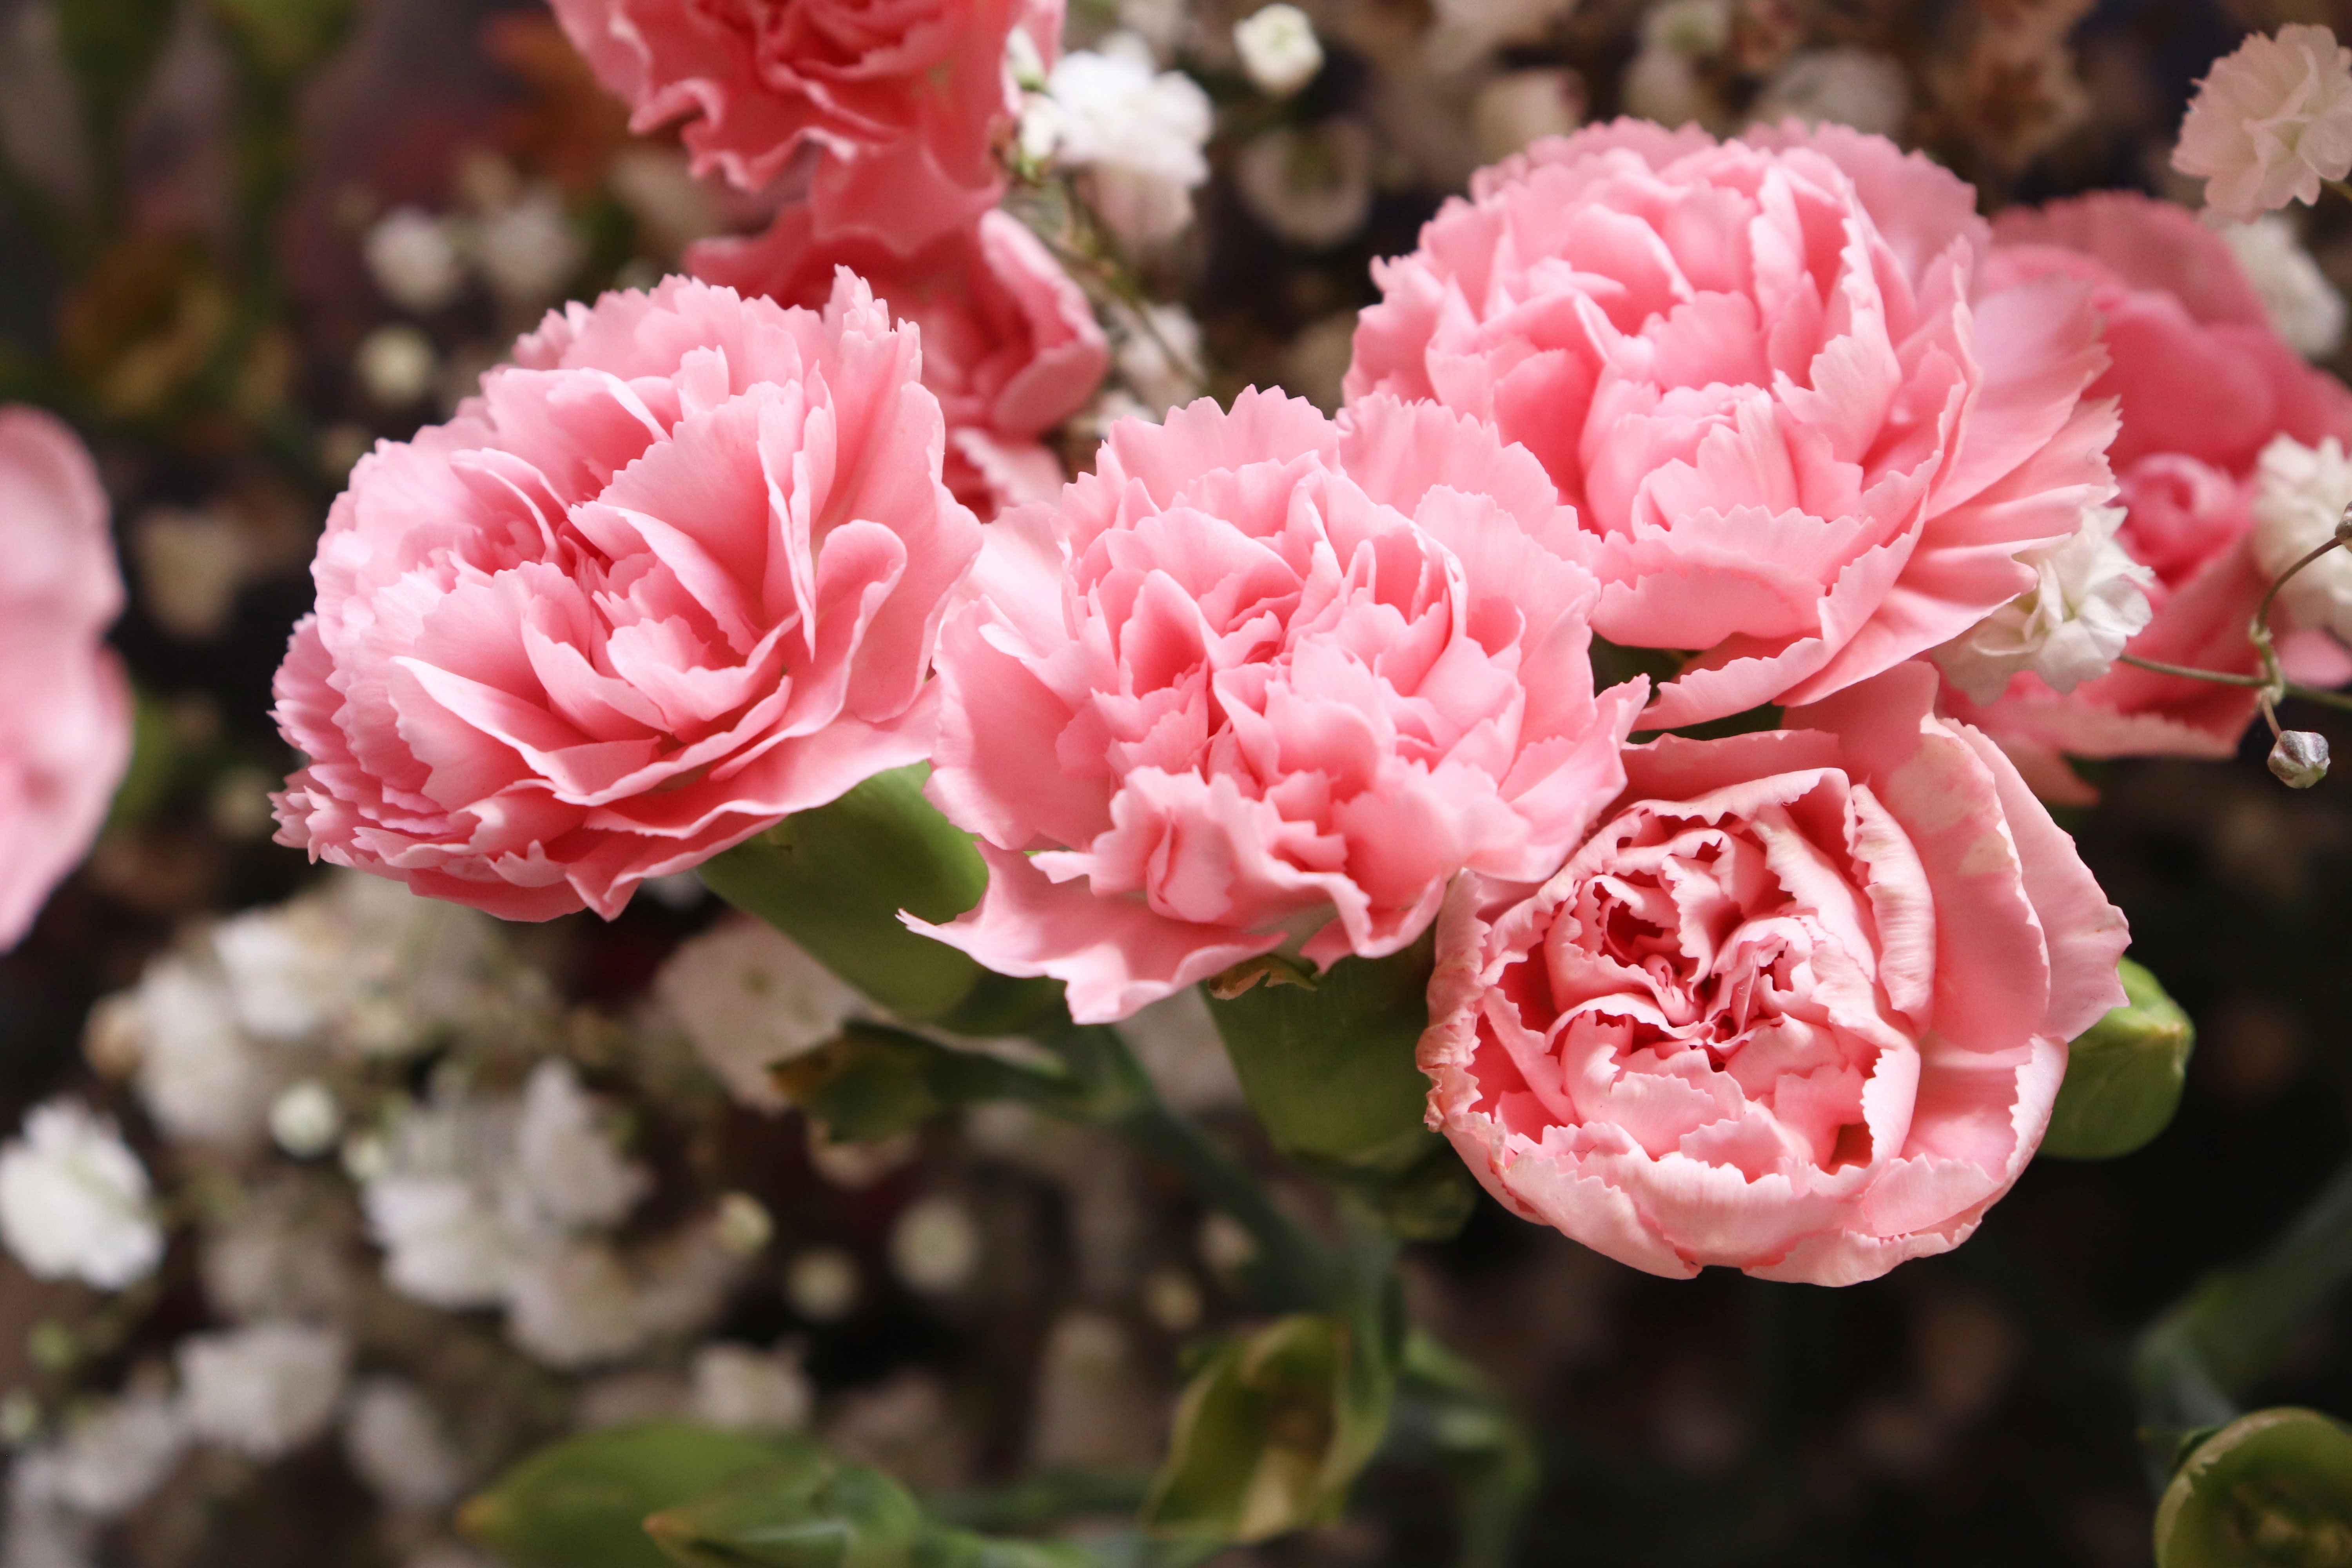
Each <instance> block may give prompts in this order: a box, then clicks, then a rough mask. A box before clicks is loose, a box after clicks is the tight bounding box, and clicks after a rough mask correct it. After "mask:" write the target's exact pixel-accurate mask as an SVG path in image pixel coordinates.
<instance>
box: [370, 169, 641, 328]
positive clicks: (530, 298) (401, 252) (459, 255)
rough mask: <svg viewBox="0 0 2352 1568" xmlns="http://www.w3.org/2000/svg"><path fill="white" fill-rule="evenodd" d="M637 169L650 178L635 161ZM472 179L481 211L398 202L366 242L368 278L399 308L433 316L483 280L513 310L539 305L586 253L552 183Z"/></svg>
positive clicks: (500, 175) (503, 174)
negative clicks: (448, 210)
mask: <svg viewBox="0 0 2352 1568" xmlns="http://www.w3.org/2000/svg"><path fill="white" fill-rule="evenodd" d="M631 175H632V176H634V177H635V178H637V179H638V180H640V181H642V180H643V179H644V175H643V174H642V173H641V172H640V171H638V170H636V169H635V168H634V167H633V168H632V169H631ZM473 183H474V184H475V185H476V186H477V187H478V197H479V199H478V201H477V202H476V204H475V210H473V211H470V212H459V213H450V214H435V213H429V212H426V211H425V210H424V209H423V208H421V207H414V206H404V207H395V208H394V209H393V210H392V211H391V212H388V213H386V214H385V215H384V216H382V217H380V218H378V219H377V220H376V221H375V223H374V224H373V226H371V227H370V228H369V229H368V231H367V235H366V237H364V238H363V239H362V241H361V244H360V256H361V259H362V260H363V261H364V262H365V263H366V264H367V270H368V276H369V278H370V279H373V281H374V283H375V286H376V288H377V289H379V290H380V291H381V292H382V293H383V297H384V298H385V299H387V300H391V301H392V302H393V303H394V305H397V306H398V307H399V308H400V309H402V310H406V311H409V312H411V313H412V314H415V315H420V316H429V315H431V314H433V313H434V312H436V311H437V310H445V309H446V308H447V307H448V306H450V305H453V304H455V303H456V302H457V298H458V296H459V295H461V294H463V293H464V292H465V290H466V285H467V281H468V280H469V279H475V278H478V279H480V280H481V282H482V283H483V285H484V286H485V287H486V288H488V289H489V291H490V294H491V297H492V298H494V299H496V300H498V301H499V303H500V304H502V305H504V306H506V307H507V308H508V309H509V310H514V311H518V312H528V311H531V310H539V309H541V308H542V307H544V306H545V305H547V304H548V303H549V302H550V301H551V300H554V299H555V298H556V297H557V296H558V295H559V294H561V293H562V289H563V286H564V285H565V284H566V283H568V282H570V281H571V280H572V275H573V274H574V273H576V272H578V271H579V270H580V267H581V264H582V263H583V262H584V261H585V260H586V259H587V257H588V247H587V242H586V241H585V240H583V238H582V237H581V236H580V234H579V232H578V230H576V229H575V228H574V227H573V226H572V221H571V219H570V218H569V217H568V216H566V215H565V213H564V210H563V198H562V195H560V194H559V193H558V192H557V191H556V190H555V188H554V187H553V186H551V185H546V184H531V185H525V184H522V183H521V182H520V180H518V179H516V178H515V176H514V174H513V173H512V171H511V170H500V171H498V172H495V173H493V174H491V175H490V176H489V177H488V178H486V179H477V180H476V181H474V182H473ZM664 195H667V192H665V193H664ZM633 205H636V204H633Z"/></svg>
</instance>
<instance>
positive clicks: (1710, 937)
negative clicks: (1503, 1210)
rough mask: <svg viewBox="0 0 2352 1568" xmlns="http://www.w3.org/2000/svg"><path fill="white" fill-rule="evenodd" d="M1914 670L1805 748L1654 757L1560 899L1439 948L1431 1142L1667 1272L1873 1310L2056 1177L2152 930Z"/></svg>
mask: <svg viewBox="0 0 2352 1568" xmlns="http://www.w3.org/2000/svg"><path fill="white" fill-rule="evenodd" d="M1935 693H1936V673H1935V671H1934V670H1933V669H1932V668H1928V667H1927V666H1926V665H1923V664H1916V663H1915V664H1906V665H1903V666H1900V667H1898V668H1895V669H1893V670H1890V671H1888V672H1887V673H1885V674H1884V675H1881V676H1879V677H1877V678H1876V679H1873V680H1871V681H1868V682H1866V683H1864V684H1863V685H1860V686H1855V687H1852V688H1849V689H1846V690H1844V691H1842V692H1840V693H1839V694H1838V695H1837V696H1835V697H1832V698H1831V699H1829V700H1827V701H1825V702H1822V703H1819V704H1816V705H1814V706H1812V707H1810V708H1805V709H1801V710H1795V711H1792V712H1791V713H1790V715H1789V719H1790V724H1791V725H1792V726H1801V728H1791V729H1788V730H1782V731H1767V732H1759V733H1755V734H1748V735H1740V736H1737V737H1734V738H1732V739H1729V740H1722V741H1690V740H1685V739H1683V738H1681V737H1679V736H1667V737H1665V738H1664V739H1661V740H1659V741H1657V742H1653V743H1652V744H1650V745H1646V746H1638V747H1634V748H1633V749H1631V750H1629V751H1628V752H1626V753H1625V768H1626V773H1627V782H1626V787H1625V793H1624V794H1623V795H1622V796H1621V797H1620V798H1619V800H1618V802H1617V804H1616V805H1615V806H1614V807H1613V808H1612V812H1611V813H1610V815H1609V817H1608V820H1607V823H1606V825H1605V826H1602V827H1601V829H1600V830H1599V831H1598V832H1596V833H1594V834H1593V835H1592V836H1591V837H1590V838H1589V839H1587V840H1586V841H1585V843H1584V846H1583V847H1581V848H1580V849H1578V850H1577V851H1576V853H1575V855H1574V856H1573V857H1571V858H1570V860H1569V862H1568V864H1567V866H1566V867H1565V868H1563V869H1562V870H1561V871H1560V872H1559V875H1558V876H1556V877H1554V878H1552V879H1550V880H1549V882H1546V883H1545V884H1544V885H1543V887H1542V888H1541V889H1538V891H1537V892H1536V893H1535V894H1534V895H1533V896H1532V897H1528V898H1525V899H1519V900H1517V901H1513V898H1514V897H1515V895H1510V894H1507V895H1506V896H1505V897H1504V898H1502V899H1500V900H1496V901H1495V902H1494V903H1492V904H1490V905H1489V906H1488V907H1486V908H1484V909H1482V908H1481V907H1480V900H1481V895H1482V889H1481V888H1480V887H1479V886H1478V885H1477V884H1475V883H1474V882H1472V881H1471V880H1470V879H1465V880H1464V882H1463V884H1462V885H1461V886H1460V888H1458V889H1457V890H1456V892H1455V894H1454V897H1453V899H1452V900H1449V902H1448V904H1447V906H1446V910H1445V913H1444V917H1443V918H1442V920H1441V921H1440V922H1439V925H1438V937H1437V972H1436V973H1435V975H1434V976H1433V979H1432V981H1431V984H1430V1016H1431V1019H1432V1022H1431V1024H1430V1026H1429V1030H1428V1032H1427V1033H1426V1034H1424V1035H1423V1037H1422V1041H1421V1065H1422V1068H1423V1070H1424V1071H1426V1072H1427V1073H1428V1074H1429V1076H1430V1078H1431V1079H1432V1080H1433V1085H1434V1087H1433V1089H1432V1090H1431V1093H1430V1101H1429V1120H1430V1125H1431V1126H1433V1127H1437V1128H1440V1129H1441V1130H1442V1131H1444V1133H1445V1134H1446V1136H1447V1137H1448V1138H1450V1139H1452V1140H1453V1142H1454V1147H1455V1148H1456V1149H1458V1150H1459V1151H1460V1152H1461V1153H1462V1157H1463V1158H1464V1160H1465V1161H1466V1162H1467V1163H1469V1166H1470V1168H1471V1170H1472V1171H1473V1172H1474V1173H1476V1175H1477V1176H1478V1178H1479V1180H1480V1181H1482V1182H1484V1183H1485V1184H1486V1187H1487V1188H1488V1190H1489V1191H1491V1192H1493V1193H1494V1194H1495V1195H1496V1197H1497V1198H1499V1199H1501V1200H1502V1201H1503V1203H1504V1204H1506V1205H1508V1206H1509V1207H1510V1208H1511V1209H1512V1210H1513V1211H1514V1212H1515V1213H1517V1214H1519V1215H1523V1216H1525V1217H1527V1218H1529V1219H1534V1220H1539V1221H1541V1222H1542V1223H1544V1224H1547V1225H1550V1226H1557V1227H1558V1228H1559V1229H1560V1230H1562V1231H1564V1232H1566V1233H1567V1234H1568V1235H1570V1236H1571V1237H1575V1238H1576V1239H1577V1240H1579V1241H1580V1242H1582V1243H1584V1244H1585V1245H1586V1246H1587V1247H1592V1248H1593V1249H1594V1250H1596V1251H1599V1252H1602V1253H1606V1254H1607V1255H1608V1256H1610V1257H1611V1258H1616V1259H1617V1260H1618V1261H1620V1262H1622V1263H1629V1264H1632V1265H1633V1267H1634V1268H1643V1269H1647V1270H1648V1271H1649V1272H1651V1273H1653V1274H1665V1275H1675V1276H1682V1277H1688V1276H1690V1275H1693V1274H1696V1273H1697V1272H1698V1270H1699V1269H1700V1268H1703V1267H1706V1265H1709V1264H1721V1265H1724V1266H1727V1267H1730V1268H1742V1269H1745V1270H1746V1271H1748V1273H1750V1274H1756V1275H1760V1276H1762V1277H1764V1278H1766V1279H1795V1280H1804V1281H1808V1282H1811V1283H1813V1284H1820V1285H1846V1284H1852V1283H1853V1282H1854V1281H1856V1280H1861V1279H1874V1278H1875V1277H1876V1276H1878V1275H1881V1274H1884V1273H1885V1272H1886V1271H1887V1270H1888V1269H1889V1268H1894V1267H1895V1265H1896V1264H1897V1263H1900V1262H1902V1261H1903V1260H1904V1259H1906V1258H1917V1257H1921V1256H1924V1255H1926V1254H1929V1253H1936V1252H1943V1251H1946V1250H1948V1249H1949V1248H1951V1247H1957V1246H1958V1245H1959V1243H1960V1242H1962V1241H1963V1240H1965V1239H1967V1237H1968V1236H1969V1232H1971V1231H1973V1230H1974V1229H1975V1228H1976V1226H1977V1223H1978V1222H1979V1220H1980V1219H1982V1218H1983V1216H1984V1212H1985V1210H1986V1209H1987V1208H1988V1207H1990V1205H1992V1204H1993V1203H1994V1201H1995V1200H1997V1199H1998V1198H2000V1195H2001V1194H2003V1193H2006V1192H2007V1191H2008V1190H2009V1187H2010V1184H2011V1183H2012V1182H2014V1181H2016V1179H2017V1176H2018V1173H2019V1172H2020V1171H2021V1170H2023V1169H2024V1168H2025V1163H2026V1162H2027V1161H2028V1160H2029V1159H2031V1158H2032V1155H2033V1151H2034V1149H2035V1148H2036V1147H2037V1146H2038V1145H2039V1144H2040V1142H2041V1141H2042V1131H2043V1129H2044V1128H2045V1127H2046V1126H2047V1125H2048V1123H2049V1120H2050V1108H2051V1104H2052V1102H2053V1100H2055V1098H2056V1096H2057V1093H2058V1085H2059V1081H2060V1079H2062V1078H2063V1077H2064V1075H2065V1071H2066V1044H2067V1042H2068V1041H2069V1040H2070V1039H2072V1038H2073V1037H2074V1036H2076V1035H2078V1034H2080V1033H2081V1032H2082V1031H2083V1030H2084V1029H2085V1028H2087V1027H2088V1026H2090V1025H2091V1024H2092V1023H2093V1022H2094V1021H2095V1020H2096V1019H2097V1018H2098V1017H2099V1016H2101V1015H2102V1014H2103V1013H2104V1012H2105V1011H2106V1009H2107V1008H2109V1007H2110V1006H2114V1005H2120V1004H2121V1003H2122V1001H2123V999H2124V995H2123V989H2122V987H2121V986H2120V985H2119V984H2117V982H2116V959H2117V958H2119V957H2120V956H2121V955H2122V952H2123V950H2124V945H2125V941H2126V931H2125V926H2124V917H2123V914H2122V912H2121V911H2120V910H2116V909H2115V908H2114V907H2113V906H2112V905H2110V904H2109V903H2108V902H2107V900H2106V899H2105V896H2104V895H2103V894H2101V892H2100V891H2099V889H2098V885H2097V884H2096V883H2095V882H2094V881H2093V880H2092V879H2091V874H2090V873H2089V872H2088V871H2087V870H2085V869H2084V867H2083V863H2082V861H2081V860H2080V859H2079V858H2077V857H2076V855H2075V852H2074V842H2073V840H2071V839H2069V838H2068V837H2066V835H2065V834H2063V833H2062V832H2060V831H2059V830H2058V828H2057V826H2055V825H2054V824H2053V823H2052V822H2051V820H2050V815H2049V813H2048V812H2046V811H2045V810H2043V809H2042V805H2041V804H2040V803H2039V802H2037V801H2036V800H2035V799H2034V798H2033V796H2032V794H2031V793H2029V792H2028V791H2027V789H2026V787H2025V785H2024V783H2023V782H2022V781H2021V779H2020V778H2019V777H2018V774H2017V771H2016V769H2015V768H2013V767H2012V766H2011V764H2010V763H2009V761H2008V759H2007V758H2006V757H2004V756H2003V755H2002V754H2001V752H2000V750H1999V748H1997V747H1996V746H1994V745H1993V744H1992V743H1991V742H1990V741H1988V740H1987V739H1986V738H1985V737H1984V736H1983V735H1981V734H1979V733H1978V732H1977V731H1973V730H1971V729H1969V728H1968V727H1967V726H1966V725H1959V724H1952V723H1949V722H1947V721H1942V720H1939V719H1937V718H1936V717H1935V716H1934V713H1933V711H1932V709H1931V706H1930V704H1931V702H1932V700H1933V699H1934V697H1935Z"/></svg>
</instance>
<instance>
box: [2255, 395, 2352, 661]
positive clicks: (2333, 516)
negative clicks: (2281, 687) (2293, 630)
mask: <svg viewBox="0 0 2352 1568" xmlns="http://www.w3.org/2000/svg"><path fill="white" fill-rule="evenodd" d="M2347 507H2352V455H2347V453H2346V452H2345V450H2344V448H2343V447H2341V446H2339V445H2338V444H2337V443H2336V437H2333V436H2330V437H2327V438H2326V439H2325V440H2323V441H2321V442H2320V443H2319V445H2318V446H2316V447H2306V446H2305V445H2303V444H2302V443H2301V442H2299V441H2297V440H2295V439H2294V437H2289V436H2281V437H2276V438H2275V439H2273V441H2272V442H2271V444H2270V445H2269V446H2267V447H2263V455H2262V458H2260V460H2258V461H2257V462H2256V463H2255V465H2254V501H2253V514H2254V532H2253V551H2254V562H2255V563H2256V564H2257V565H2259V566H2260V567H2261V568H2262V570H2263V574H2264V575H2266V576H2270V577H2276V576H2278V575H2279V574H2281V573H2283V572H2284V571H2285V570H2286V569H2287V568H2288V567H2290V566H2292V565H2294V563H2296V562H2298V561H2300V560H2302V559H2303V558H2304V557H2305V556H2306V555H2308V554H2310V553H2311V552H2313V551H2315V550H2316V549H2318V548H2319V547H2320V546H2321V545H2323V544H2325V543H2326V542H2328V541H2329V540H2331V539H2334V538H2336V527H2337V525H2338V524H2339V523H2340V522H2341V521H2343V518H2344V514H2345V510H2346V509H2347ZM2279 603H2280V605H2282V606H2284V609H2285V611H2286V613H2287V616H2288V618H2289V619H2290V620H2291V621H2292V622H2293V623H2294V625H2296V626H2303V627H2309V628H2325V629H2326V630H2327V631H2331V632H2333V633H2335V634H2336V637H2338V638H2339V639H2352V553H2347V552H2345V551H2343V550H2340V549H2338V550H2331V551H2329V552H2327V553H2326V554H2325V555H2323V556H2321V557H2320V558H2319V559H2318V560H2316V561H2315V562H2313V563H2311V564H2310V565H2308V566H2306V567H2305V568H2304V569H2303V570H2302V571H2300V572H2298V573H2296V574H2294V577H2293V578H2291V579H2290V580H2289V581H2288V582H2287V584H2286V586H2284V588H2281V589H2280V590H2279Z"/></svg>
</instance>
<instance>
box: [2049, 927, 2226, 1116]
mask: <svg viewBox="0 0 2352 1568" xmlns="http://www.w3.org/2000/svg"><path fill="white" fill-rule="evenodd" d="M2119 974H2120V977H2121V979H2122V981H2123V984H2124V994H2125V996H2126V997H2127V998H2128V1000H2127V1001H2126V1003H2125V1005H2123V1006H2120V1007H2117V1008H2116V1009H2115V1010H2114V1011H2113V1012H2110V1013H2109V1014H2107V1016H2105V1017H2103V1018H2101V1019H2100V1020H2099V1021H2098V1022H2097V1023H2095V1024H2094V1025H2092V1026H2090V1027H2089V1028H2088V1029H2086V1030H2084V1033H2083V1034H2082V1035H2081V1037H2078V1038H2077V1039H2076V1040H2075V1041H2074V1044H2073V1045H2072V1046H2070V1047H2068V1048H2067V1058H2066V1081H2065V1082H2064V1083H2063V1084H2062V1085H2060V1086H2059V1089H2058V1103H2057V1104H2056V1106H2055V1107H2053V1109H2052V1110H2051V1112H2050V1131H2048V1132H2046V1133H2044V1134H2043V1135H2042V1152H2043V1153H2044V1154H2054V1155H2056V1156H2058V1157H2059V1158H2060V1159H2063V1160H2106V1159H2112V1158H2114V1157H2115V1156H2116V1155H2118V1154H2128V1153H2130V1152H2132V1151H2133V1150H2135V1149H2137V1148H2139V1147H2140V1146H2142V1145H2143V1144H2145V1143H2147V1142H2148V1141H2149V1140H2150V1139H2152V1138H2154V1137H2155V1136H2156V1135H2157V1134H2158V1133H2159V1132H2161V1131H2164V1129H2165V1127H2166V1126H2167V1125H2168V1124H2169V1123H2170V1121H2172V1115H2173V1112H2174V1111H2175V1110H2179V1107H2180V1089H2181V1085H2182V1083H2183V1082H2184V1081H2185V1079H2186V1078H2187V1076H2188V1071H2189V1050H2190V1049H2191V1048H2192V1047H2194V1046H2195V1045H2196V1043H2197V1030H2196V1027H2195V1026H2193V1025H2192V1024H2190V1023H2189V1015H2187V1014H2186V1013H2183V1012H2182V1011H2181V1010H2180V1008H2179V1005H2178V1004H2176V1003H2175V1002H2174V1001H2173V1000H2172V998H2171V997H2169V996H2168V995H2166V994H2164V987H2163V986H2162V985H2160V984H2158V983H2157V978H2156V976H2155V975H2153V974H2151V973H2148V972H2147V970H2146V969H2144V968H2142V967H2141V966H2140V965H2138V964H2137V963H2133V962H2132V961H2131V960H2130V959H2128V958H2126V959H2125V960H2124V961H2123V963H2122V964H2121V967H2120V970H2119Z"/></svg>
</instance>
